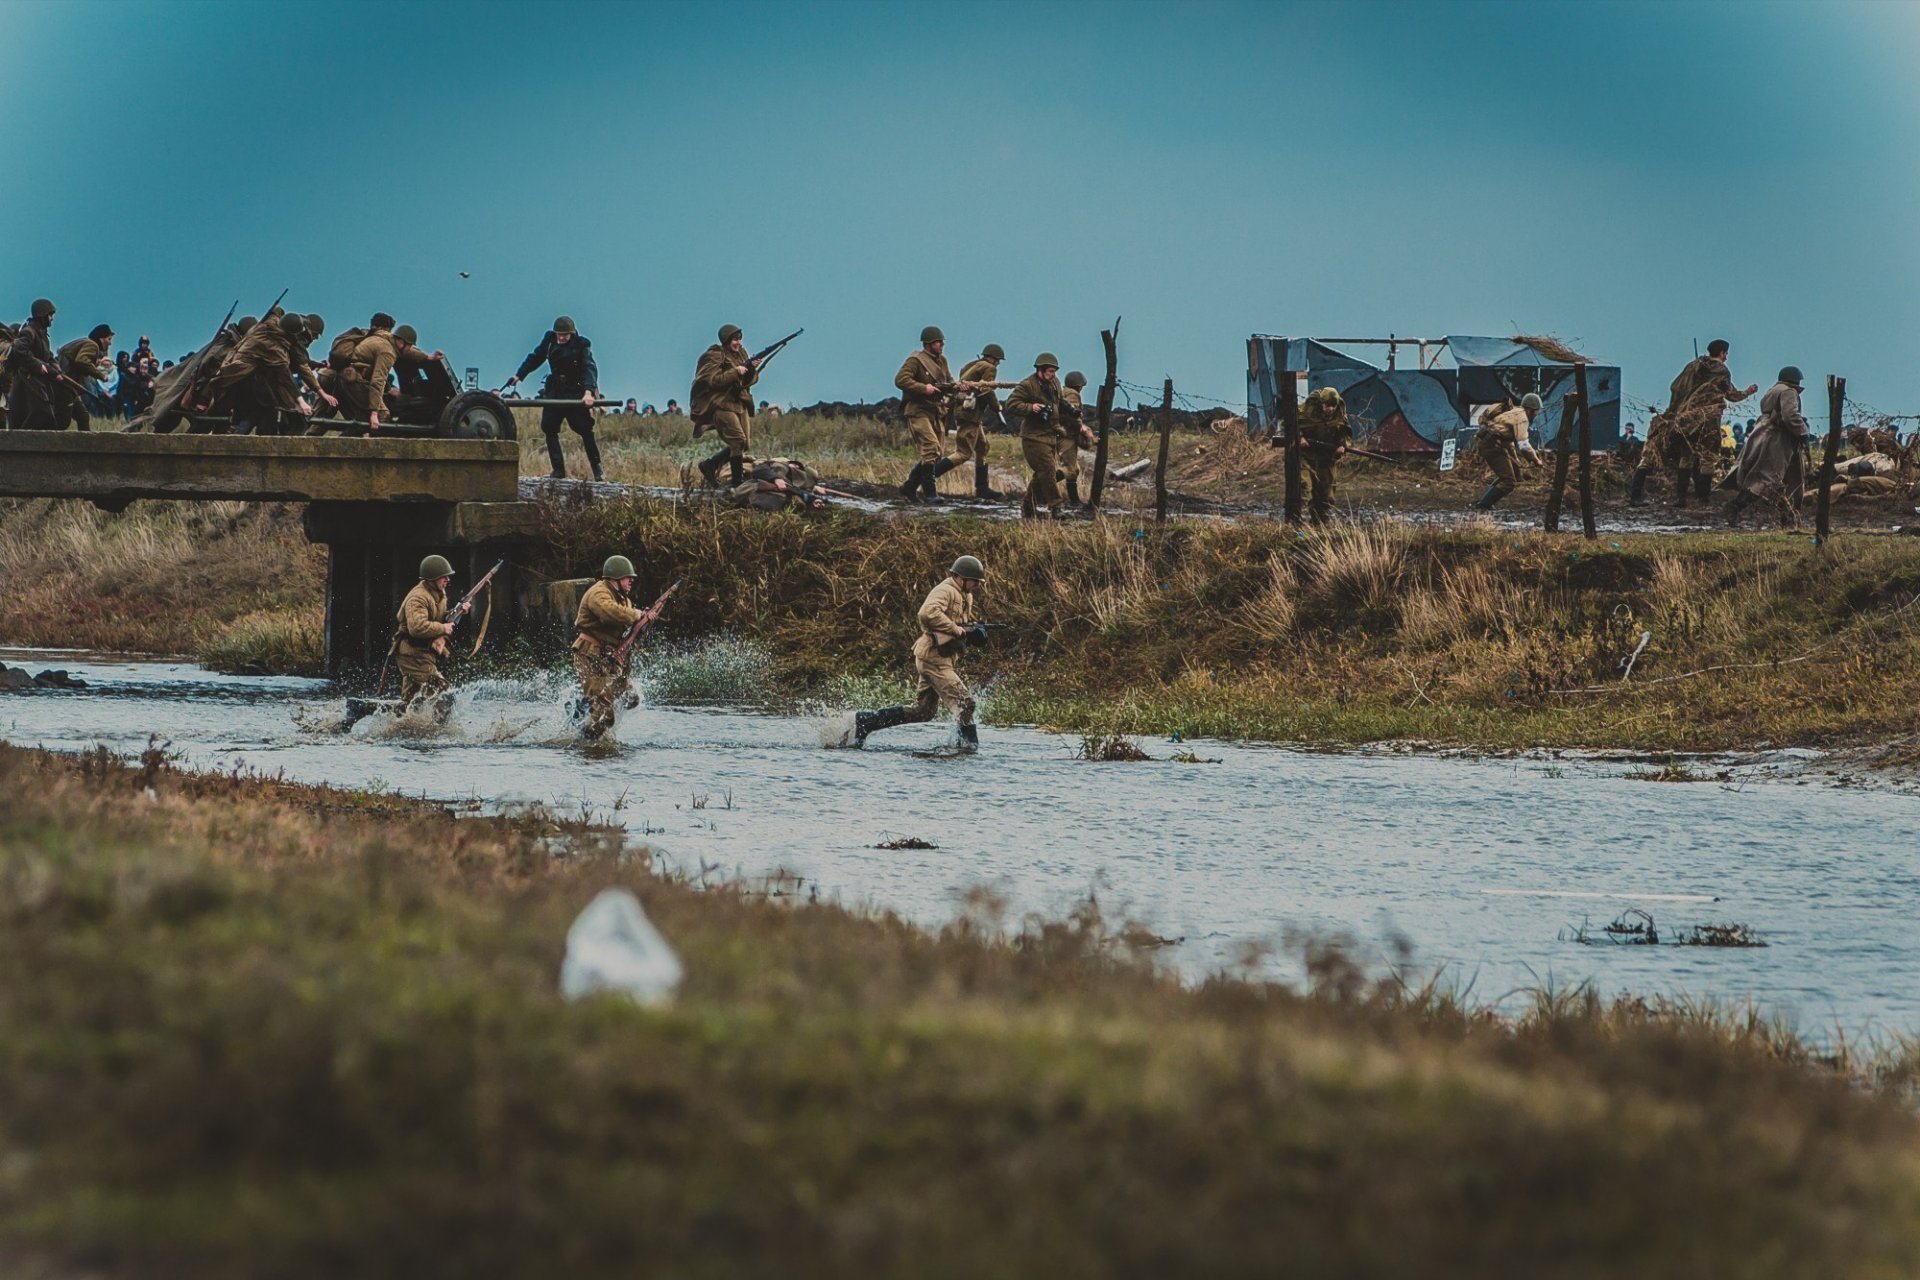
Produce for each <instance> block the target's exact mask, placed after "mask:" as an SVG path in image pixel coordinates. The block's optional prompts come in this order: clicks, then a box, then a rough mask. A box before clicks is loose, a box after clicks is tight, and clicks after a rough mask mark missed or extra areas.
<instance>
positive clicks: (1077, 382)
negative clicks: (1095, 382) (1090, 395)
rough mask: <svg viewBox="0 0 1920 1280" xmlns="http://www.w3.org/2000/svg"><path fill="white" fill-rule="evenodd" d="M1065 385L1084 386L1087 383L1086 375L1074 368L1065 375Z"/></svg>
mask: <svg viewBox="0 0 1920 1280" xmlns="http://www.w3.org/2000/svg"><path fill="white" fill-rule="evenodd" d="M1067 385H1068V386H1070V387H1074V388H1076V389H1077V388H1080V387H1084V386H1086V385H1087V375H1086V374H1084V373H1082V372H1080V371H1079V370H1078V369H1075V370H1074V371H1073V372H1072V373H1070V374H1068V375H1067Z"/></svg>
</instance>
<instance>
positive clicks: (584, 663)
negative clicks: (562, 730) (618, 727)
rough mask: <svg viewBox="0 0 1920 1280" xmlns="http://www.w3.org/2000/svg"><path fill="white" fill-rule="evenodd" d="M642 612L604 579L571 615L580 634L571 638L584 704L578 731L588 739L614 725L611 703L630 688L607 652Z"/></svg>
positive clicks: (625, 674) (590, 589)
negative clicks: (585, 710) (582, 716)
mask: <svg viewBox="0 0 1920 1280" xmlns="http://www.w3.org/2000/svg"><path fill="white" fill-rule="evenodd" d="M641 612H642V611H641V610H640V609H637V608H635V607H634V604H633V600H632V599H631V598H630V597H629V596H628V595H627V594H626V593H625V592H623V591H621V590H620V588H619V587H617V586H615V585H614V583H613V582H611V581H609V580H608V579H606V578H602V579H601V580H600V581H598V582H596V583H594V584H593V585H592V586H590V587H588V588H587V589H586V592H585V593H584V594H582V595H581V597H580V608H579V609H578V610H576V611H575V613H574V615H573V626H574V630H576V631H578V632H579V633H580V634H579V635H577V636H576V637H574V641H573V672H574V674H575V675H576V676H578V677H579V678H580V694H581V696H582V697H583V698H584V699H585V700H586V704H587V713H586V718H585V720H584V721H583V722H582V724H581V726H580V730H581V732H582V733H583V734H585V735H586V736H587V737H589V738H598V737H599V736H600V735H602V734H604V733H605V732H606V731H607V730H608V729H609V728H611V727H612V726H613V713H614V704H615V703H616V702H617V701H618V700H619V699H620V698H621V697H623V696H624V695H625V694H626V693H627V691H628V690H629V689H631V688H632V687H633V686H632V681H631V679H630V677H629V675H628V672H627V668H626V667H625V666H618V667H616V666H615V665H614V664H613V663H612V661H611V660H610V659H609V657H608V656H607V655H610V654H611V653H612V652H613V651H614V650H615V649H617V648H619V647H620V642H621V641H622V640H624V639H625V638H626V635H627V631H628V629H629V628H631V627H632V626H633V624H634V623H635V622H638V621H639V620H640V614H641Z"/></svg>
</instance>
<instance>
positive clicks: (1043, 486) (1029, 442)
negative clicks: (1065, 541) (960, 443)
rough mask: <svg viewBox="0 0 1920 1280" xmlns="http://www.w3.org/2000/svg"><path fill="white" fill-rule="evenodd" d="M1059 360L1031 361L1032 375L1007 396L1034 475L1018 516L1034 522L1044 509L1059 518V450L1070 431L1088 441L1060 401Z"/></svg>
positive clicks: (1046, 354) (1045, 354)
mask: <svg viewBox="0 0 1920 1280" xmlns="http://www.w3.org/2000/svg"><path fill="white" fill-rule="evenodd" d="M1059 375H1060V361H1059V358H1058V357H1056V356H1055V355H1054V354H1053V352H1051V351H1042V352H1041V353H1040V354H1039V355H1037V356H1035V357H1034V359H1033V372H1032V373H1031V374H1029V375H1028V376H1027V377H1026V378H1024V379H1022V380H1021V383H1020V385H1019V386H1017V387H1015V388H1014V389H1013V391H1012V393H1011V394H1010V395H1008V396H1007V416H1008V417H1009V418H1013V419H1015V420H1016V421H1018V422H1019V423H1020V451H1021V453H1022V454H1023V455H1025V457H1026V460H1027V466H1028V468H1029V469H1030V470H1031V471H1032V472H1033V474H1032V476H1031V477H1030V478H1029V479H1028V481H1027V492H1026V496H1025V497H1023V498H1021V499H1020V515H1021V517H1022V518H1023V519H1027V520H1034V519H1038V518H1039V515H1040V508H1042V507H1045V508H1046V510H1047V514H1048V516H1049V517H1051V518H1054V519H1058V518H1059V516H1060V503H1061V495H1060V477H1059V473H1060V448H1061V446H1062V445H1063V444H1065V443H1066V442H1067V440H1068V432H1069V431H1070V430H1073V429H1076V428H1077V430H1078V434H1079V435H1080V436H1082V437H1086V438H1088V439H1089V440H1090V439H1091V437H1090V436H1089V434H1088V432H1087V429H1086V427H1085V426H1084V425H1082V424H1080V422H1079V421H1078V418H1077V416H1075V415H1073V414H1072V413H1071V411H1070V409H1069V407H1068V406H1067V405H1066V404H1065V403H1064V402H1063V401H1062V400H1061V398H1060V392H1061V387H1060V376H1059Z"/></svg>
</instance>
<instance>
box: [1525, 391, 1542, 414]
mask: <svg viewBox="0 0 1920 1280" xmlns="http://www.w3.org/2000/svg"><path fill="white" fill-rule="evenodd" d="M1520 407H1521V408H1522V409H1525V410H1526V411H1527V412H1528V413H1538V412H1540V397H1539V396H1537V395H1535V394H1533V392H1531V391H1529V392H1527V394H1525V395H1523V396H1521V397H1520Z"/></svg>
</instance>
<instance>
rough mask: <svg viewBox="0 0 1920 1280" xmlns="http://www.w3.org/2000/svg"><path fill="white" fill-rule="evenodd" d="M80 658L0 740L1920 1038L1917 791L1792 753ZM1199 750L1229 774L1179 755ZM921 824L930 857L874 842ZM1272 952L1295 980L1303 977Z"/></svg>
mask: <svg viewBox="0 0 1920 1280" xmlns="http://www.w3.org/2000/svg"><path fill="white" fill-rule="evenodd" d="M0 661H7V662H10V663H19V662H21V661H25V663H26V665H28V666H29V667H30V668H31V669H34V670H39V669H40V668H42V667H45V666H65V667H67V668H68V669H70V670H71V671H72V672H73V673H74V674H75V675H77V676H80V677H81V678H83V679H86V680H88V681H91V682H93V685H94V687H93V688H92V689H89V690H87V691H85V692H56V691H45V692H33V693H25V694H15V695H0V735H4V736H5V737H6V738H7V739H8V740H10V741H13V742H16V743H21V744H28V745H33V744H40V745H45V746H48V747H55V748H61V749H80V748H86V747H90V746H92V745H94V744H96V743H99V744H105V745H106V746H108V747H109V748H111V749H113V750H115V751H119V752H123V753H129V754H137V753H138V752H139V751H140V750H141V749H142V748H144V747H145V745H146V743H147V739H148V735H149V734H156V735H159V736H160V737H162V738H164V739H169V740H171V742H172V743H173V746H174V748H175V749H176V750H178V751H181V752H183V753H184V754H185V758H186V763H188V764H190V765H192V766H195V767H200V768H221V769H230V768H234V767H236V766H238V767H245V768H252V769H258V770H261V771H265V772H269V773H271V772H277V771H282V770H284V771H285V773H286V774H287V776H289V777H292V778H296V779H303V780H308V781H314V782H329V783H334V784H337V785H342V786H374V787H386V788H391V789H394V790H397V791H404V792H408V793H420V792H424V793H426V794H428V795H431V796H435V797H441V798H449V799H463V798H468V797H473V798H478V799H480V800H482V801H484V802H487V803H490V804H501V803H509V802H516V801H540V802H545V803H548V804H552V805H555V806H558V807H560V808H562V809H565V810H567V811H570V812H578V811H580V810H582V809H586V810H590V811H592V812H594V813H595V814H596V815H598V816H601V817H604V818H607V819H609V820H612V821H615V822H620V823H624V824H625V825H626V827H627V829H628V830H629V832H630V833H632V835H633V837H634V838H635V839H640V840H644V841H645V842H647V843H649V844H651V845H653V846H655V847H656V848H658V849H660V850H662V851H663V852H664V853H665V854H666V855H667V856H668V857H669V858H671V859H672V860H673V861H674V862H675V863H676V864H677V865H679V866H681V867H683V868H685V869H688V870H689V871H692V872H695V873H698V872H699V871H700V870H701V869H702V868H703V867H704V868H711V869H713V870H712V874H716V875H721V876H730V875H734V874H736V873H737V874H741V875H746V876H760V875H765V874H768V873H771V872H774V871H776V870H782V869H784V870H787V871H791V872H794V873H796V874H798V875H799V876H802V877H804V878H805V880H806V881H807V882H808V883H809V884H810V885H811V886H812V888H813V889H814V890H815V891H817V892H819V893H820V894H821V896H823V897H827V898H833V899H837V900H840V901H844V902H848V903H853V904H865V905H876V906H883V907H888V908H891V909H894V910H897V911H899V912H900V913H902V914H903V915H905V916H907V917H909V918H911V919H914V920H918V921H921V922H923V923H926V924H930V925H938V924H941V923H944V922H946V921H948V920H951V919H952V918H953V917H954V916H955V914H956V913H957V912H958V910H959V904H960V901H961V899H962V897H963V896H964V895H965V894H966V893H967V892H968V891H969V890H970V889H973V888H976V887H979V886H988V887H991V888H992V889H993V890H995V891H996V892H997V893H998V894H1000V895H1002V896H1003V897H1004V898H1005V899H1006V901H1007V903H1008V905H1009V917H1010V919H1013V920H1017V919H1019V918H1020V917H1021V916H1023V915H1025V914H1026V913H1028V912H1039V913H1043V914H1047V915H1054V916H1058V915H1061V914H1064V913H1065V912H1066V911H1068V910H1069V909H1071V908H1072V906H1073V905H1074V904H1075V903H1076V902H1077V901H1079V900H1081V899H1083V898H1084V897H1085V895H1086V894H1087V893H1088V892H1089V890H1097V891H1098V893H1099V895H1100V899H1101V902H1102V905H1103V907H1105V908H1107V909H1109V910H1110V911H1112V912H1116V913H1117V912H1121V911H1124V912H1126V913H1129V914H1131V915H1133V916H1135V917H1137V918H1140V919H1142V920H1144V921H1146V922H1147V923H1148V924H1149V925H1150V926H1151V927H1152V928H1153V929H1154V930H1155V931H1156V932H1158V933H1160V934H1162V935H1165V936H1168V937H1173V938H1180V939H1183V941H1182V942H1181V943H1180V944H1179V945H1177V946H1174V947H1170V948H1167V949H1166V950H1165V951H1163V952H1162V953H1161V954H1162V955H1164V956H1165V957H1166V958H1167V960H1168V962H1169V963H1171V964H1173V965H1175V966H1177V967H1178V968H1179V969H1180V970H1181V971H1182V972H1184V973H1186V974H1188V975H1192V976H1199V975H1202V974H1204V973H1206V972H1208V971H1210V970H1212V969H1215V968H1219V967H1222V966H1231V965H1233V964H1235V963H1236V962H1237V961H1238V960H1239V959H1240V958H1242V957H1243V955H1244V954H1245V950H1246V947H1247V944H1249V943H1263V942H1264V943H1275V942H1277V941H1278V940H1280V939H1281V938H1282V937H1283V936H1284V935H1285V934H1286V933H1287V932H1288V931H1289V930H1294V931H1300V930H1306V931H1318V932H1322V933H1329V932H1336V931H1344V932H1349V933H1352V934H1354V935H1356V936H1357V937H1358V938H1359V939H1361V940H1362V942H1363V943H1364V944H1367V945H1369V946H1370V947H1372V948H1373V949H1374V950H1375V952H1376V954H1387V953H1389V952H1390V950H1391V946H1392V940H1393V939H1396V938H1404V939H1406V940H1407V941H1408V942H1410V943H1411V945H1412V948H1413V964H1414V967H1415V968H1417V969H1419V970H1422V971H1428V970H1431V969H1433V968H1435V967H1440V966H1444V967H1445V970H1446V974H1447V977H1448V980H1449V981H1450V982H1453V983H1456V984H1458V985H1461V986H1465V987H1470V989H1471V993H1472V995H1473V996H1474V997H1475V998H1477V999H1479V1000H1481V1001H1483V1002H1489V1003H1491V1002H1495V1001H1498V1000H1500V999H1501V998H1502V997H1507V996H1509V993H1512V992H1515V991H1517V990H1521V989H1525V988H1530V987H1537V986H1540V985H1543V984H1549V983H1550V984H1553V985H1556V986H1565V985H1568V984H1572V983H1576V982H1581V981H1587V980H1591V981H1592V982H1594V983H1595V984H1596V985H1597V987H1598V988H1599V989H1600V990H1601V991H1602V992H1603V993H1604V994H1609V995H1611V994H1616V993H1622V992H1635V993H1642V994H1655V993H1660V994H1682V993H1684V994H1687V995H1690V996H1694V997H1711V998H1715V999H1720V1000H1726V1001H1745V1000H1748V999H1752V1000H1755V1001H1758V1002H1760V1003H1761V1004H1763V1005H1765V1006H1766V1007H1767V1008H1769V1009H1770V1010H1774V1011H1778V1012H1781V1013H1784V1014H1786V1015H1787V1016H1789V1017H1791V1018H1792V1019H1794V1020H1795V1022H1796V1023H1797V1025H1798V1026H1799V1028H1800V1029H1801V1030H1802V1031H1803V1032H1805V1033H1807V1034H1810V1035H1814V1036H1821V1035H1824V1034H1825V1033H1827V1032H1829V1031H1831V1030H1834V1029H1836V1028H1838V1029H1842V1030H1845V1031H1846V1032H1848V1033H1849V1034H1859V1033H1862V1032H1866V1033H1874V1032H1886V1031H1914V1030H1920V983H1916V982H1915V976H1916V960H1920V946H1917V945H1916V941H1915V936H1914V931H1913V928H1912V922H1913V920H1914V919H1915V917H1916V915H1917V914H1920V868H1916V857H1915V853H1914V850H1915V846H1916V835H1920V799H1916V798H1915V797H1913V796H1911V795H1908V794H1904V793H1901V792H1899V791H1896V790H1891V789H1881V790H1861V789H1857V788H1846V787H1839V786H1833V785H1827V784H1824V783H1821V782H1819V781H1809V780H1808V777H1807V776H1806V775H1805V774H1804V773H1802V772H1800V771H1799V770H1797V769H1796V768H1795V762H1794V761H1793V760H1791V759H1784V760H1783V759H1775V760H1773V761H1744V762H1740V763H1730V764H1728V765H1725V766H1721V767H1728V768H1730V769H1731V771H1732V773H1733V779H1732V781H1731V782H1728V783H1685V784H1680V783H1653V782H1640V781H1631V780H1627V779H1626V778H1624V777H1623V775H1624V774H1625V773H1627V772H1629V771H1630V770H1632V769H1634V768H1635V767H1637V766H1635V765H1632V764H1630V763H1626V762H1619V761H1603V760H1594V759H1562V760H1558V761H1553V760H1547V759H1522V760H1518V761H1515V760H1474V759H1463V758H1456V757H1449V756H1435V755H1404V754H1393V753H1386V752H1373V753H1347V754H1324V753H1310V752H1302V751H1297V750H1288V749H1282V748H1274V747H1264V746H1253V745H1244V744H1235V743H1219V742H1192V741H1190V742H1187V743H1183V744H1181V745H1180V746H1179V747H1175V746H1173V745H1171V744H1168V743H1166V742H1164V741H1159V740H1146V741H1144V742H1143V744H1142V745H1143V746H1145V747H1146V748H1147V749H1148V751H1149V752H1150V753H1151V754H1153V755H1155V756H1157V757H1160V759H1158V760H1155V761H1153V762H1151V763H1113V764H1092V763H1087V762H1084V761H1076V760H1072V759H1070V758H1069V752H1070V751H1071V749H1072V748H1073V747H1074V746H1075V745H1077V740H1075V739H1069V738H1062V737H1059V736H1055V735H1049V734H1044V733H1040V732H1037V731H1033V730H1026V729H998V728H988V729H986V730H984V731H983V732H982V735H981V737H982V740H983V743H984V746H983V749H982V751H981V752H980V753H979V754H978V755H975V756H969V755H963V754H955V753H953V752H951V751H950V750H947V748H948V747H949V746H950V743H951V737H952V731H951V727H950V726H944V725H940V724H932V725H919V726H906V727H903V728H900V729H895V730H890V731H888V732H886V733H883V734H880V735H877V736H876V737H875V738H873V739H872V741H871V742H870V743H869V745H868V746H867V748H866V749H865V750H861V751H849V750H826V749H823V748H822V746H821V741H822V736H823V735H822V727H823V723H824V722H822V721H814V720H808V719H804V718H796V717H781V716H765V715H755V714H747V713H742V712H739V711H734V710H726V709H706V708H662V707H651V706H642V707H641V708H640V709H639V710H637V711H633V712H629V713H627V715H626V716H625V718H624V719H623V720H622V721H621V723H620V724H619V726H618V728H617V730H616V736H617V738H618V743H617V746H616V747H615V749H614V750H613V751H611V752H610V753H608V754H605V755H601V756H594V755H587V754H583V753H582V752H580V751H579V750H577V749H575V748H573V747H572V746H571V745H569V734H570V729H569V726H568V724H567V722H566V721H565V719H564V716H563V714H562V710H561V708H562V703H563V700H564V698H565V697H566V695H567V693H568V691H569V690H568V686H567V684H566V683H565V682H564V681H562V680H561V679H560V678H559V677H557V676H555V677H553V678H552V679H550V680H546V681H535V682H526V683H518V684H514V683H495V684H481V685H476V686H473V687H471V688H469V689H467V690H465V691H464V697H463V701H462V704H461V708H460V710H459V712H458V713H457V714H456V717H455V719H454V721H453V723H452V724H451V725H450V726H449V728H448V731H447V732H445V733H444V734H433V733H428V734H424V735H418V734H409V733H407V732H405V731H404V730H403V731H398V732H396V731H395V727H394V726H393V725H392V724H391V723H390V722H387V721H386V720H385V719H384V718H380V719H376V720H373V721H368V722H366V723H363V724H361V725H359V726H357V727H356V728H355V730H354V731H353V732H352V733H350V734H338V733H329V732H314V731H312V730H311V729H309V728H303V727H302V722H303V721H305V722H308V723H309V724H313V723H320V722H324V721H326V720H329V719H331V718H333V717H334V716H335V715H336V714H337V712H338V710H339V707H340V699H339V697H338V696H337V695H336V694H334V693H333V692H332V691H331V690H329V688H328V687H327V686H326V685H325V684H324V683H322V682H319V681H311V680H295V679H255V678H244V677H230V676H218V675H212V674H209V673H207V672H204V671H201V670H200V669H198V668H195V667H192V666H188V665H184V664H178V663H167V662H140V661H116V660H107V659H100V658H93V657H85V658H83V657H79V656H75V655H53V654H44V653H43V654H33V655H24V656H23V655H20V654H14V653H6V652H0ZM1185 749H1192V750H1195V751H1197V752H1198V754H1200V755H1201V756H1204V757H1212V758H1218V759H1219V761H1220V763H1217V764H1177V763H1172V762H1169V761H1168V760H1166V759H1165V757H1167V756H1170V755H1172V754H1173V753H1174V752H1175V751H1176V750H1185ZM907 836H911V837H918V838H921V839H926V840H931V841H933V842H935V843H936V844H938V845H939V848H938V849H934V850H897V851H887V850H880V849H876V848H874V847H872V846H874V845H876V844H878V843H880V842H881V841H883V840H885V839H889V838H894V837H907ZM1628 907H1640V908H1644V909H1645V910H1647V911H1649V912H1650V913H1651V914H1652V915H1653V916H1654V917H1655V918H1656V919H1657V920H1658V922H1659V924H1660V926H1661V928H1662V930H1663V932H1672V931H1674V930H1675V929H1677V928H1678V927H1680V926H1684V925H1690V924H1697V923H1708V922H1727V921H1739V922H1743V923H1746V924H1749V925H1751V926H1753V927H1754V928H1756V929H1757V930H1759V931H1760V932H1761V934H1762V936H1763V937H1764V938H1765V939H1766V940H1767V941H1768V942H1769V943H1770V944H1771V945H1769V946H1768V947H1767V948H1765V949H1754V950H1726V949H1706V948H1682V947H1668V946H1660V947H1623V946H1583V945H1580V944H1578V943H1575V942H1573V941H1570V940H1567V939H1566V938H1564V937H1563V936H1562V935H1563V934H1565V933H1568V932H1570V931H1571V929H1572V928H1573V927H1575V926H1577V925H1579V924H1580V923H1581V922H1582V921H1583V920H1585V921H1588V922H1590V923H1591V925H1592V926H1593V927H1594V928H1595V929H1596V930H1597V929H1598V928H1599V927H1600V926H1602V925H1604V924H1606V923H1607V922H1608V921H1610V920H1612V919H1613V918H1614V917H1615V916H1616V915H1617V914H1619V913H1620V912H1621V911H1622V910H1623V909H1625V908H1628ZM1272 963H1273V964H1274V965H1275V966H1276V968H1277V971H1279V972H1281V973H1283V974H1286V973H1291V972H1292V970H1291V967H1290V966H1291V964H1292V963H1293V962H1292V961H1291V960H1290V959H1287V958H1285V957H1284V956H1282V957H1280V958H1277V959H1275V960H1274V961H1272Z"/></svg>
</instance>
